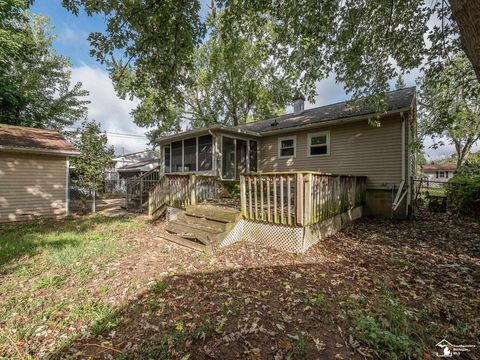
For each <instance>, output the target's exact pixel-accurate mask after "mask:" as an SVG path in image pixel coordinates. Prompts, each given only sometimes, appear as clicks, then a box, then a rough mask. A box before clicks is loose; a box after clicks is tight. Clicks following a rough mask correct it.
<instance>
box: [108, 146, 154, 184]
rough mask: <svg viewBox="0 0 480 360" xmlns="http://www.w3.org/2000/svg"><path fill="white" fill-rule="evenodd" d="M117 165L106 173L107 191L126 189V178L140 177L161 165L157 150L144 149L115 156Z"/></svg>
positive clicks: (114, 160) (114, 159)
mask: <svg viewBox="0 0 480 360" xmlns="http://www.w3.org/2000/svg"><path fill="white" fill-rule="evenodd" d="M113 162H114V163H115V166H114V168H113V169H109V170H107V171H106V172H105V174H104V182H105V191H106V192H118V191H125V190H126V180H127V179H130V178H134V177H138V176H140V175H142V174H144V173H146V172H148V171H150V170H152V169H154V168H156V167H158V166H159V164H160V163H159V155H158V153H157V152H156V151H155V150H144V151H139V152H135V153H131V154H125V155H121V156H117V157H115V158H113Z"/></svg>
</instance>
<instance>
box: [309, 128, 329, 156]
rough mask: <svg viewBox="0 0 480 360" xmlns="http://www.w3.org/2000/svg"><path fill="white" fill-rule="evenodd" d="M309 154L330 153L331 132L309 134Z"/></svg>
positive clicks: (323, 154)
mask: <svg viewBox="0 0 480 360" xmlns="http://www.w3.org/2000/svg"><path fill="white" fill-rule="evenodd" d="M307 146H308V149H307V151H308V153H307V154H308V156H325V155H330V132H328V131H325V132H320V133H315V134H308V142H307Z"/></svg>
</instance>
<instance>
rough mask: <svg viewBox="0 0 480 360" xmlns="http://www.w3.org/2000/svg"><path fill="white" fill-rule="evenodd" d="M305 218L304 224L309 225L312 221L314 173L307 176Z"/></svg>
mask: <svg viewBox="0 0 480 360" xmlns="http://www.w3.org/2000/svg"><path fill="white" fill-rule="evenodd" d="M304 183H305V196H304V198H305V206H304V208H305V220H304V225H309V224H310V223H311V221H312V174H307V175H306V176H305V182H304Z"/></svg>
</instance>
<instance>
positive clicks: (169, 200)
mask: <svg viewBox="0 0 480 360" xmlns="http://www.w3.org/2000/svg"><path fill="white" fill-rule="evenodd" d="M218 186H219V185H218V178H217V177H216V176H207V175H195V174H165V175H164V176H162V178H161V179H160V180H159V181H158V182H157V183H156V184H155V185H154V186H153V187H152V188H151V189H150V191H149V197H148V214H149V216H150V217H151V218H153V219H156V218H158V217H159V216H160V215H161V214H162V213H163V210H164V209H165V206H171V207H175V208H178V209H185V208H186V207H187V206H188V205H195V204H197V203H200V202H203V201H205V200H207V199H210V198H215V196H216V194H217V190H218Z"/></svg>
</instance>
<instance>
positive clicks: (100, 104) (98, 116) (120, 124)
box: [72, 65, 148, 154]
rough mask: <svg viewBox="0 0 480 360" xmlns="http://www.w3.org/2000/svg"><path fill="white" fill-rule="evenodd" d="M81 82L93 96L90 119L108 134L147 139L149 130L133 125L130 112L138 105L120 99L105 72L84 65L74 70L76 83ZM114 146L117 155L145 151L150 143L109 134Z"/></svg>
mask: <svg viewBox="0 0 480 360" xmlns="http://www.w3.org/2000/svg"><path fill="white" fill-rule="evenodd" d="M78 81H80V82H81V83H82V85H83V88H84V89H86V90H88V91H89V92H90V96H89V98H88V99H89V100H90V101H91V103H90V104H89V105H88V119H89V120H92V119H93V120H96V121H97V122H100V123H101V124H102V128H103V129H104V130H106V131H107V132H113V133H123V134H128V135H136V136H145V131H146V129H144V128H140V127H138V126H137V125H135V124H134V123H133V119H132V117H131V115H130V112H131V111H132V110H133V109H134V108H135V107H136V105H137V102H136V101H130V100H122V99H120V98H119V97H118V96H117V95H116V93H115V89H114V88H113V84H112V81H111V79H110V77H109V76H108V73H107V72H106V71H105V70H102V69H100V68H94V67H91V66H87V65H83V66H80V67H74V68H72V83H76V82H78ZM108 141H109V144H110V145H113V146H114V148H115V153H116V154H121V153H122V152H125V153H129V152H135V151H141V150H144V149H145V148H146V147H147V142H148V140H147V139H145V138H136V137H128V136H119V135H115V134H108Z"/></svg>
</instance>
